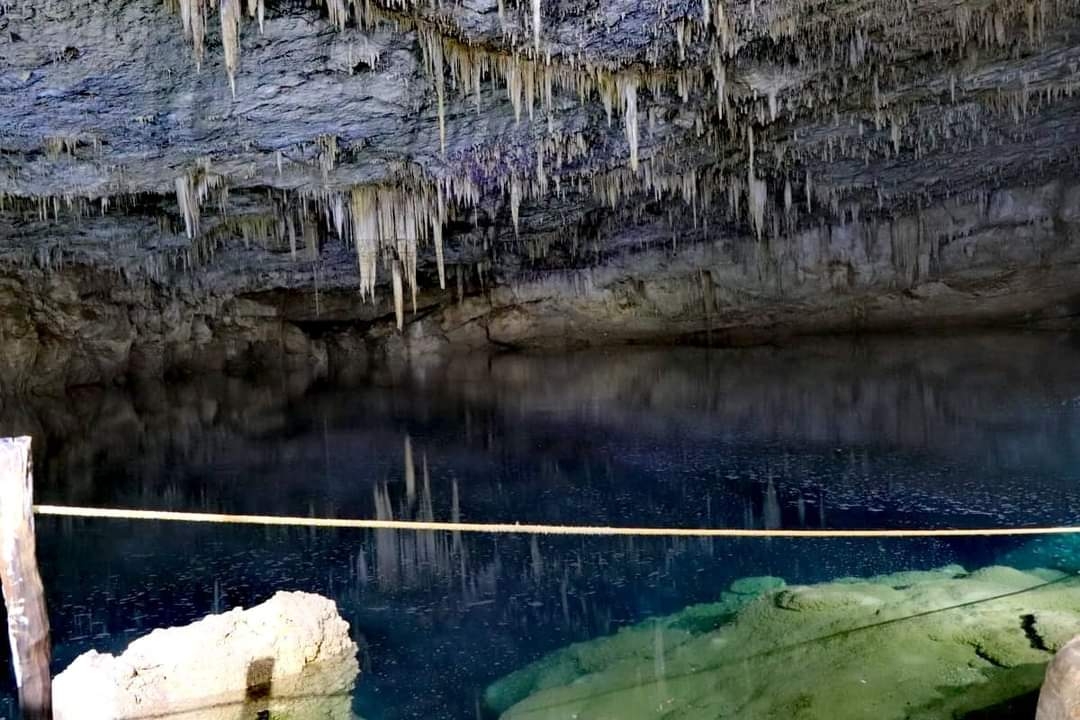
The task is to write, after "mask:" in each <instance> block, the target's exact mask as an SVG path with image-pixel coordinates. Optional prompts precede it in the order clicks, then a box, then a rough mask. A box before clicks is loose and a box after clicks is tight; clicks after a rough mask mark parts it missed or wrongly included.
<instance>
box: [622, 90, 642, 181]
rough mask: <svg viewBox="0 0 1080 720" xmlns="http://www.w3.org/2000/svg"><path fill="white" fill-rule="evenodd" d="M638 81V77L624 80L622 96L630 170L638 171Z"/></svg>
mask: <svg viewBox="0 0 1080 720" xmlns="http://www.w3.org/2000/svg"><path fill="white" fill-rule="evenodd" d="M637 92H638V81H637V78H636V77H629V78H625V79H623V80H622V87H621V88H620V94H621V95H622V100H623V122H624V123H625V124H626V140H627V142H628V143H630V169H631V170H637V169H638V102H637Z"/></svg>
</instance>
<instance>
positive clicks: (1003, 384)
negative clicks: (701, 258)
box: [0, 336, 1080, 720]
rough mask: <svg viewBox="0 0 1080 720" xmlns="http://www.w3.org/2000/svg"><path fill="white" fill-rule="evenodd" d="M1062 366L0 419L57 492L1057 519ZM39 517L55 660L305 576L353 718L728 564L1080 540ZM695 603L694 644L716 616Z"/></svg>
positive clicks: (650, 361) (210, 505)
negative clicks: (342, 674) (466, 530)
mask: <svg viewBox="0 0 1080 720" xmlns="http://www.w3.org/2000/svg"><path fill="white" fill-rule="evenodd" d="M1078 361H1080V348H1074V347H1073V346H1072V345H1070V344H1069V342H1068V340H1067V339H1065V338H1060V337H1056V336H999V337H979V336H973V337H960V338H933V339H920V340H899V341H898V340H881V341H873V342H867V341H864V342H860V343H857V344H852V343H849V342H846V341H844V342H842V341H815V342H813V343H807V344H805V345H801V346H796V347H792V348H787V349H783V350H776V349H767V348H762V349H754V350H747V351H738V352H716V351H698V350H663V351H658V350H641V351H626V350H620V351H619V352H617V353H585V354H571V355H559V356H499V357H494V358H487V357H484V358H466V359H460V360H455V361H453V362H450V363H447V364H443V365H438V366H431V367H423V368H415V369H414V370H413V371H412V372H405V373H399V374H395V375H390V374H385V375H380V374H376V375H374V376H373V377H372V378H370V381H369V382H366V383H364V384H363V385H359V386H352V387H347V388H346V387H333V388H330V387H316V388H303V387H294V386H289V385H288V384H282V385H277V386H266V385H250V384H246V383H244V382H242V381H237V380H226V379H203V380H199V381H194V382H188V383H181V384H175V385H168V386H146V387H135V388H132V389H130V391H119V390H117V391H100V390H98V391H94V390H86V391H82V392H79V393H76V394H74V395H73V396H72V397H70V398H65V399H63V400H62V401H52V402H50V401H45V400H42V401H37V402H34V403H26V402H22V403H15V402H8V403H7V404H6V405H4V407H3V410H2V413H0V433H2V434H10V433H12V432H32V433H33V434H34V435H35V443H36V450H37V453H38V455H37V457H36V458H35V460H36V469H37V492H38V498H39V500H40V501H41V502H49V503H68V504H88V505H110V506H128V507H150V508H165V509H189V510H219V511H223V512H243V513H260V514H289V515H311V516H341V517H378V518H387V519H389V518H393V519H419V520H430V519H435V520H464V521H473V522H506V521H509V522H514V521H519V522H523V523H524V522H545V523H560V524H578V525H586V524H610V525H635V526H667V527H672V526H678V527H714V526H729V527H744V526H745V527H765V528H790V527H807V528H813V527H925V526H938V527H942V526H956V527H965V526H967V527H976V526H988V525H1002V526H1004V525H1033V524H1072V523H1077V522H1078V518H1077V513H1078V512H1080V502H1078V501H1080V483H1077V473H1078V470H1077V468H1078V467H1080V464H1078V463H1077V460H1078V459H1080V432H1078V430H1080V404H1078V399H1080V362H1078ZM38 528H39V530H38V532H39V542H40V545H41V547H40V550H39V554H40V556H41V558H42V566H43V567H42V572H43V575H44V577H45V582H46V586H47V590H48V593H49V602H50V610H51V614H52V617H53V623H54V638H55V641H56V643H57V648H56V653H55V655H56V663H57V667H58V668H59V667H63V666H64V665H66V664H67V663H68V662H70V660H71V659H72V658H73V657H74V656H75V655H77V654H78V653H80V652H83V651H85V650H87V649H89V648H97V649H99V650H112V651H116V650H118V649H120V648H122V647H123V646H124V645H126V643H127V642H128V641H130V639H132V638H134V637H136V636H138V635H140V634H142V633H144V632H146V631H147V630H148V629H150V628H153V627H157V626H164V625H174V624H180V623H185V622H188V621H191V620H193V619H196V618H198V617H200V616H202V615H204V614H206V613H208V612H211V611H214V610H222V609H227V608H229V607H232V606H235V605H245V606H247V605H251V604H254V603H256V602H259V601H261V600H263V599H265V598H266V597H268V596H269V595H270V594H271V593H272V592H273V591H275V590H278V589H299V590H307V591H311V592H320V593H322V594H326V595H328V596H330V597H333V598H334V599H336V600H337V601H338V603H339V606H340V607H341V610H342V614H343V615H344V616H345V617H346V619H348V620H349V621H350V623H351V624H352V627H353V630H354V633H355V635H356V639H357V641H358V642H359V643H360V645H361V648H362V654H363V658H362V661H363V665H364V672H363V674H362V676H361V680H360V683H359V686H358V690H357V693H356V699H355V703H354V710H355V711H356V712H357V713H359V714H360V715H361V716H363V717H365V718H368V720H377V719H380V718H443V717H445V718H475V717H477V716H478V715H482V714H483V713H490V712H491V708H490V707H485V700H484V694H485V690H486V688H488V686H489V685H491V684H492V683H493V682H495V681H496V680H498V679H499V678H500V677H503V676H507V675H509V674H511V673H514V672H515V671H520V670H521V669H522V668H524V667H526V666H527V665H528V664H529V663H531V662H533V661H535V660H537V659H538V658H540V657H542V656H543V655H544V654H545V653H548V652H551V651H555V650H557V649H558V648H560V647H563V646H565V645H567V644H569V643H572V642H577V641H584V640H591V639H593V638H599V637H603V636H606V635H609V634H611V633H614V632H615V631H616V630H618V629H619V628H623V627H627V626H630V625H634V624H635V623H639V622H641V621H643V620H646V619H647V618H654V617H655V618H661V617H671V616H673V614H678V613H683V612H686V611H685V608H687V606H689V605H692V604H695V603H718V602H722V598H723V595H724V593H727V592H729V586H731V584H732V583H733V582H735V581H737V580H739V579H740V578H747V577H759V576H775V577H779V578H783V579H784V580H785V581H786V582H787V583H788V584H789V585H793V584H796V583H819V582H825V581H830V580H833V579H835V578H840V577H845V576H856V577H864V578H865V577H871V576H876V575H881V574H884V573H895V572H899V571H913V570H929V569H931V568H938V567H943V566H946V565H949V564H950V563H957V564H959V565H961V566H963V567H964V568H967V569H972V568H978V567H982V566H986V565H990V564H992V563H995V562H1002V561H1003V560H1002V559H1003V558H1006V559H1007V560H1008V564H1010V565H1013V566H1014V567H1018V568H1034V567H1038V566H1043V567H1062V568H1065V569H1069V566H1070V565H1071V564H1072V563H1074V562H1075V553H1074V552H1073V549H1072V547H1071V546H1069V545H1068V544H1067V543H1065V544H1063V542H1064V541H1062V542H1057V543H1056V544H1055V543H1043V544H1042V545H1041V546H1040V545H1029V544H1026V543H1022V542H1020V541H1017V540H1011V539H1007V538H1005V539H997V540H995V541H993V542H991V541H987V540H976V539H958V540H950V541H945V540H933V539H918V540H909V539H893V540H814V541H792V540H760V539H745V540H730V539H726V540H720V539H715V540H708V539H687V538H595V537H593V538H588V537H584V538H583V537H543V536H539V537H538V536H517V535H508V536H499V537H495V536H490V535H482V534H462V533H415V532H403V531H394V530H378V531H364V532H360V531H344V530H337V531H330V530H311V529H283V528H255V527H195V526H187V525H166V524H157V523H136V522H125V521H80V520H70V519H67V520H65V519H55V518H40V519H39V522H38ZM1006 554H1009V555H1006ZM1076 566H1077V567H1080V564H1078V565H1076ZM962 589H963V586H962V587H961V590H956V592H961V591H962ZM954 590H955V589H952V590H947V591H946V590H941V591H940V592H943V593H946V594H948V593H949V592H953V591H954ZM875 592H876V591H875ZM898 592H905V591H898ZM934 592H938V590H934ZM886 600H888V601H889V602H892V601H894V600H895V601H896V602H899V603H900V605H903V603H904V602H907V601H906V600H904V601H903V602H901V601H900V600H897V599H896V598H895V597H892V596H890V597H889V598H886ZM897 611H898V612H899V610H897ZM723 617H727V614H724V615H723ZM695 622H699V623H704V624H703V625H700V627H699V628H698V629H701V632H698V633H697V634H696V635H695V637H697V635H701V637H702V638H705V637H708V638H709V640H708V641H709V642H712V641H713V640H714V639H715V637H713V636H712V635H710V633H712V632H713V631H715V630H716V628H717V627H718V625H717V623H719V624H720V625H723V623H720V622H719V621H718V620H716V619H715V618H712V619H709V618H708V617H706V618H705V619H702V618H698V619H697V620H695ZM695 627H698V626H695ZM1017 627H1019V626H1017ZM1078 628H1080V625H1078ZM736 630H737V628H736ZM736 630H728V631H726V632H736ZM706 631H707V632H706ZM702 633H704V634H702ZM691 634H694V633H691ZM701 642H705V640H701ZM689 647H691V646H687V648H689ZM924 651H926V649H925V648H921V649H919V650H918V653H922V652H924ZM687 652H689V650H688V649H686V648H683V647H682V644H681V643H676V642H675V639H674V638H673V637H671V636H669V634H668V633H666V632H664V633H660V632H657V631H656V630H655V628H650V629H649V632H648V636H647V638H643V639H642V645H641V649H640V652H638V655H639V656H640V657H641V658H647V660H641V662H642V663H644V664H643V665H640V666H638V665H635V666H634V667H635V668H636V669H635V670H634V671H633V674H634V676H635V677H636V676H637V674H639V673H645V672H646V667H647V668H649V672H652V673H659V674H660V676H662V677H668V676H669V675H670V673H672V672H673V668H674V667H675V666H677V665H678V663H682V662H692V658H691V659H689V660H687V659H686V658H684V657H683V655H682V654H680V653H687ZM695 652H696V651H695ZM913 652H914V651H913ZM918 653H916V654H918ZM815 662H824V661H823V660H815ZM6 663H7V659H6V657H2V658H0V664H5V665H4V667H3V668H0V671H2V672H3V673H4V678H5V680H4V682H5V683H10V679H9V676H10V670H9V669H8V667H7V665H6ZM619 672H622V671H619ZM572 679H573V678H569V677H568V678H565V679H564V681H565V682H568V681H570V680H572ZM597 682H599V681H597ZM5 687H7V686H6V685H5ZM553 687H555V686H553ZM793 702H794V700H793ZM489 704H490V703H489ZM2 707H3V706H2V705H0V708H2ZM855 707H857V705H856V706H855ZM755 712H756V711H755ZM761 713H762V714H758V715H753V717H762V718H764V717H769V715H768V714H765V713H766V710H765V709H764V708H761ZM0 716H3V712H0ZM653 716H655V715H652V716H650V717H653ZM567 717H568V716H567ZM583 717H584V716H583ZM626 717H629V716H628V715H627V716H626ZM747 717H750V715H747Z"/></svg>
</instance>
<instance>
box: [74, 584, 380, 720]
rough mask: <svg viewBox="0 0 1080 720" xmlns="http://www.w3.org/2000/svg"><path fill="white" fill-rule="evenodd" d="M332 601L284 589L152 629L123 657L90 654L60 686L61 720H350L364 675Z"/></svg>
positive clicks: (81, 660)
mask: <svg viewBox="0 0 1080 720" xmlns="http://www.w3.org/2000/svg"><path fill="white" fill-rule="evenodd" d="M356 652H357V646H356V643H354V642H353V641H352V639H351V638H350V637H349V624H348V623H347V622H346V621H345V620H343V619H342V618H341V616H340V615H339V614H338V611H337V607H336V606H335V604H334V602H333V601H332V600H329V599H327V598H324V597H321V596H319V595H313V594H309V593H302V592H279V593H277V594H276V595H274V596H273V597H272V598H270V599H269V600H267V601H266V602H264V603H262V604H261V605H257V606H255V607H253V608H250V609H248V610H244V609H241V608H236V609H234V610H231V611H229V612H227V613H224V614H221V615H212V616H210V617H207V618H204V619H202V620H199V621H198V622H195V623H192V624H191V625H187V626H184V627H176V628H169V629H165V630H155V631H153V632H151V633H150V634H149V635H146V636H145V637H141V638H139V639H137V640H135V641H134V642H132V643H131V644H130V645H129V646H128V648H127V650H126V651H125V652H124V653H123V654H122V655H120V656H119V657H114V656H112V655H103V654H100V653H98V652H96V651H90V652H88V653H85V654H83V655H81V656H79V657H78V658H76V660H75V661H74V662H73V663H72V664H71V665H70V666H69V667H68V668H67V669H66V670H65V671H64V672H62V673H61V674H60V675H59V676H58V677H57V678H56V679H55V681H54V683H53V705H54V710H53V714H54V717H55V719H56V720H134V719H135V718H145V717H158V718H175V719H176V720H179V719H180V718H183V719H184V720H217V719H218V718H221V719H222V720H224V719H225V718H228V719H229V720H236V719H237V718H247V717H249V716H250V717H251V718H255V717H256V716H257V715H258V714H259V713H261V712H265V711H270V713H271V716H276V715H277V714H280V713H287V715H288V717H297V718H320V719H327V720H331V719H332V720H339V719H340V720H347V719H348V718H351V717H352V714H351V710H350V704H351V703H350V700H351V691H352V689H353V686H354V685H355V682H356V677H357V675H358V674H359V665H358V663H357V660H356Z"/></svg>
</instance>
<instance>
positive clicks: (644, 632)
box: [484, 577, 785, 713]
mask: <svg viewBox="0 0 1080 720" xmlns="http://www.w3.org/2000/svg"><path fill="white" fill-rule="evenodd" d="M784 585H785V583H784V581H783V580H782V579H780V578H774V577H753V578H743V579H741V580H736V581H735V582H734V583H732V586H731V589H732V592H725V593H722V594H721V596H720V600H719V601H718V602H714V603H702V604H700V605H691V606H690V607H688V608H686V609H685V610H682V611H680V612H678V613H676V614H674V615H669V616H667V617H664V618H655V619H651V620H647V621H645V622H643V623H639V624H637V625H632V626H629V627H625V628H622V629H621V630H619V631H618V632H616V633H615V634H614V635H610V636H608V637H604V638H599V639H597V640H590V641H588V642H582V643H576V644H574V645H570V646H569V647H566V648H563V649H562V650H558V651H556V652H554V653H552V654H551V655H548V656H547V657H545V658H542V659H541V660H538V661H537V662H535V663H532V664H531V665H528V666H526V667H524V668H522V669H521V670H518V671H516V672H514V673H511V674H510V675H507V676H506V677H504V678H502V679H501V680H499V681H498V682H496V683H494V684H493V685H491V686H489V687H488V689H487V691H486V692H485V694H484V701H485V703H486V704H487V706H488V708H490V709H491V710H494V711H495V712H497V713H503V712H506V710H508V709H509V708H510V707H511V706H513V705H515V704H517V703H518V702H520V701H522V700H524V699H525V698H526V697H528V696H530V695H533V694H536V693H539V692H542V691H545V690H549V689H555V688H559V687H563V686H567V685H571V684H573V683H575V682H578V681H580V680H581V679H582V678H588V677H591V676H593V675H594V674H597V673H603V672H604V671H605V670H607V669H609V668H612V667H617V666H618V667H623V666H626V667H630V666H636V665H639V664H640V665H653V664H656V663H657V662H663V661H664V658H665V657H666V654H667V653H669V652H671V651H672V650H674V649H675V648H678V647H679V646H680V645H683V644H686V643H688V642H690V641H691V640H693V639H694V638H696V637H699V636H701V635H704V634H706V633H712V632H715V631H716V630H718V629H720V628H722V627H724V626H725V625H726V624H727V623H729V622H730V621H731V620H732V618H734V617H735V614H736V613H737V612H738V611H739V610H740V609H741V608H743V607H744V606H745V605H747V604H748V603H750V602H752V601H754V600H755V599H756V598H758V597H760V596H761V595H762V594H763V593H766V592H768V591H769V590H772V589H775V588H781V587H783V586H784Z"/></svg>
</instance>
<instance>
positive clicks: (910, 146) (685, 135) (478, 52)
mask: <svg viewBox="0 0 1080 720" xmlns="http://www.w3.org/2000/svg"><path fill="white" fill-rule="evenodd" d="M241 5H243V7H241ZM1078 31H1080V3H1078V2H1077V0H1055V1H1054V2H1035V1H1034V0H977V1H976V0H960V1H959V2H953V1H952V0H950V1H949V2H943V1H942V0H912V1H911V2H907V3H902V4H896V3H887V2H881V1H880V0H870V1H868V2H864V3H861V4H858V5H857V6H850V5H836V4H830V3H816V4H815V3H811V4H806V3H803V2H797V1H795V0H771V1H769V2H761V1H760V0H759V1H757V2H755V1H753V0H751V1H750V2H745V1H744V0H734V1H732V0H704V2H702V1H700V0H694V1H692V2H691V1H690V0H655V2H651V3H640V2H638V1H637V0H583V1H581V2H578V1H574V2H570V1H568V0H530V2H528V3H526V2H523V1H522V0H469V1H468V2H463V1H462V2H443V1H441V0H363V1H361V0H305V1H301V2H293V1H288V2H286V1H283V0H249V1H248V2H245V3H241V2H240V0H168V1H167V2H164V3H162V2H158V0H54V1H53V2H49V3H47V4H46V6H42V5H41V3H39V2H34V1H31V0H13V1H11V2H7V3H5V4H4V5H3V7H0V97H2V98H3V102H0V343H2V344H3V346H4V348H5V352H4V353H3V357H2V360H0V363H2V365H3V367H2V368H0V369H2V370H3V372H0V378H2V381H3V383H4V389H6V390H19V391H23V390H36V389H44V388H55V387H58V386H59V387H62V386H64V385H79V384H86V383H91V382H110V381H113V380H116V379H119V378H122V377H125V376H128V375H134V376H147V375H149V376H160V375H162V374H164V373H167V372H171V371H185V370H192V369H201V368H204V367H215V368H218V367H222V368H227V369H229V370H233V371H236V372H244V371H246V370H247V369H249V368H251V367H265V366H271V367H286V368H289V367H296V366H303V367H305V368H308V369H309V370H310V371H311V372H313V373H316V374H324V373H326V372H329V371H330V369H332V367H333V366H334V365H335V363H336V364H338V365H342V366H351V365H352V364H353V363H364V362H367V360H368V359H369V357H373V358H376V359H378V358H381V357H384V356H389V357H392V358H395V359H399V360H404V361H410V360H411V359H413V358H415V357H417V356H426V355H429V354H431V353H446V352H453V351H454V350H456V349H465V350H468V349H475V348H505V347H530V346H537V345H543V346H550V345H559V346H563V345H581V344H596V343H612V342H628V341H635V342H637V341H665V342H666V341H687V340H689V341H695V342H707V343H712V344H730V343H745V342H754V341H758V340H761V339H763V338H772V337H776V336H784V335H787V334H791V333H805V332H815V331H834V330H852V329H856V330H857V329H867V328H869V329H888V328H910V327H926V326H940V325H955V324H973V323H979V324H982V323H988V322H995V323H1002V322H1008V323H1029V324H1030V323H1046V322H1051V323H1061V322H1071V320H1072V318H1073V317H1074V316H1075V315H1076V297H1077V296H1076V292H1075V287H1076V286H1077V285H1076V283H1077V280H1078V279H1080V263H1078V260H1080V245H1078V242H1077V238H1080V185H1078V184H1077V182H1076V177H1077V169H1078V166H1080V160H1078V154H1077V150H1078V148H1080V124H1078V123H1076V122H1075V121H1074V120H1075V117H1076V115H1077V112H1078V111H1080V99H1078V98H1077V97H1076V95H1075V92H1074V91H1075V88H1076V83H1077V80H1078V73H1080V47H1078V45H1077V43H1076V40H1075V38H1076V37H1078ZM251 311H255V312H254V314H253V313H252V312H251ZM406 324H410V325H415V326H417V327H415V328H414V327H410V328H404V325H406ZM399 328H400V330H399Z"/></svg>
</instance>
